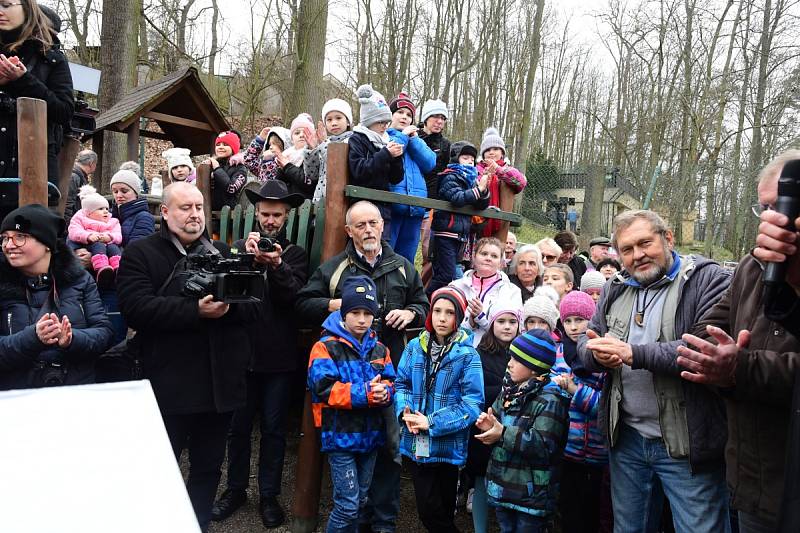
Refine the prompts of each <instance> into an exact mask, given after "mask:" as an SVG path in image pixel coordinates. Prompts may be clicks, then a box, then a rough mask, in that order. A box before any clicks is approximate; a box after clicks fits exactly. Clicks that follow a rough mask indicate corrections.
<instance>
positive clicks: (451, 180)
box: [431, 163, 489, 241]
mask: <svg viewBox="0 0 800 533" xmlns="http://www.w3.org/2000/svg"><path fill="white" fill-rule="evenodd" d="M477 184H478V169H477V168H476V167H473V166H469V165H460V164H457V163H451V164H449V165H447V168H446V169H445V170H444V172H442V173H441V174H439V199H440V200H446V201H448V202H450V203H451V204H453V205H454V206H455V207H464V206H466V205H471V206H474V207H475V208H476V209H486V208H487V207H489V189H488V188H487V189H486V190H485V191H484V192H481V191H480V189H478V185H477ZM471 227H472V217H471V216H470V215H458V214H456V213H446V212H444V211H436V212H435V213H434V214H433V222H432V223H431V231H432V232H434V234H439V235H442V236H445V237H452V238H458V239H460V240H463V241H465V240H467V236H468V235H469V232H470V229H471Z"/></svg>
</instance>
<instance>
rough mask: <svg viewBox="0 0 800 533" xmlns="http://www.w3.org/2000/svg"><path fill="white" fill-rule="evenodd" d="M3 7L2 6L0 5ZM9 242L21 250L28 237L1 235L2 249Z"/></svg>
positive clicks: (20, 234) (23, 235) (24, 235)
mask: <svg viewBox="0 0 800 533" xmlns="http://www.w3.org/2000/svg"><path fill="white" fill-rule="evenodd" d="M0 7H2V4H0ZM9 242H13V243H14V246H16V247H18V248H21V247H23V246H25V243H26V242H28V236H27V235H26V234H25V233H16V234H14V235H0V248H5V247H6V245H7V244H8V243H9Z"/></svg>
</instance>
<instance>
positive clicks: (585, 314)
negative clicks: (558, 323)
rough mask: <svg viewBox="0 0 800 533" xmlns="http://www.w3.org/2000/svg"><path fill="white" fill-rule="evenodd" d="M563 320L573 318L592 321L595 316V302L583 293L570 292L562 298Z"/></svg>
mask: <svg viewBox="0 0 800 533" xmlns="http://www.w3.org/2000/svg"><path fill="white" fill-rule="evenodd" d="M560 309H561V320H564V319H566V318H569V317H571V316H577V317H578V318H585V319H586V320H591V319H592V315H594V300H593V299H592V297H591V296H589V295H588V294H586V293H585V292H581V291H570V292H568V293H567V294H565V295H564V297H563V298H561V307H560Z"/></svg>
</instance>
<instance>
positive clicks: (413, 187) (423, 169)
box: [386, 128, 436, 218]
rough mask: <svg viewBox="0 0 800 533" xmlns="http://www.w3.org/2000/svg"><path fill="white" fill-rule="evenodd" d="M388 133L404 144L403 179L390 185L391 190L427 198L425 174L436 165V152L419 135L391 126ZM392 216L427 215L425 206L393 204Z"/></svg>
mask: <svg viewBox="0 0 800 533" xmlns="http://www.w3.org/2000/svg"><path fill="white" fill-rule="evenodd" d="M386 133H388V134H389V137H391V139H392V140H393V141H394V142H396V143H398V144H402V145H403V181H401V182H400V183H397V184H391V185H389V190H390V191H392V192H396V193H400V194H406V195H408V196H418V197H420V198H427V197H428V187H427V186H426V185H425V174H427V173H428V172H430V171H431V170H433V167H435V166H436V154H435V153H434V151H433V150H431V149H430V148H428V145H427V144H425V141H423V140H422V139H420V138H419V137H418V136H417V135H414V136H413V137H409V136H408V135H406V134H405V133H403V132H402V131H400V130H396V129H394V128H389V129H388V130H387V131H386ZM392 216H393V217H394V216H401V217H402V216H412V217H420V218H422V217H423V216H425V208H424V207H416V206H410V205H403V204H392Z"/></svg>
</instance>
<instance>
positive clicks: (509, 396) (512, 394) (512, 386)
mask: <svg viewBox="0 0 800 533" xmlns="http://www.w3.org/2000/svg"><path fill="white" fill-rule="evenodd" d="M544 383H545V382H544V381H539V380H538V379H536V378H535V377H533V378H531V379H529V380H528V381H526V382H525V383H514V382H513V381H511V376H510V375H509V373H508V372H506V375H505V376H503V390H502V391H501V392H500V395H501V396H502V397H503V410H504V411H507V410H508V408H509V407H512V406H518V405H519V404H520V403H521V402H522V399H523V398H525V396H527V394H528V393H529V392H531V391H533V390H536V389H537V388H539V387H541V386H542V385H543V384H544Z"/></svg>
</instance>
